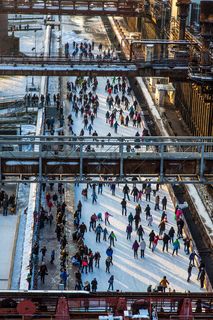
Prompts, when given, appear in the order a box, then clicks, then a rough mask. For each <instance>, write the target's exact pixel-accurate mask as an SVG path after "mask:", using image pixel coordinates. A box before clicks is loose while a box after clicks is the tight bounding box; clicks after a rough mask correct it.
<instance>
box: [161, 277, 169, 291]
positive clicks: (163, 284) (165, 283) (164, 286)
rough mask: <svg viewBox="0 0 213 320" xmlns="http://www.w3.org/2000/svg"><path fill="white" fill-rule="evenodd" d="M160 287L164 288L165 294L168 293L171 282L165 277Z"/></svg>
mask: <svg viewBox="0 0 213 320" xmlns="http://www.w3.org/2000/svg"><path fill="white" fill-rule="evenodd" d="M160 285H161V286H162V288H163V292H165V291H166V288H167V287H168V285H169V281H168V280H167V279H166V276H164V277H163V279H162V280H161V281H160Z"/></svg>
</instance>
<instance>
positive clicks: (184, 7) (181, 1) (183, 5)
mask: <svg viewBox="0 0 213 320" xmlns="http://www.w3.org/2000/svg"><path fill="white" fill-rule="evenodd" d="M190 2H191V1H190V0H177V4H176V5H177V7H178V18H179V21H180V29H179V40H184V39H185V32H186V19H187V17H188V13H189V4H190Z"/></svg>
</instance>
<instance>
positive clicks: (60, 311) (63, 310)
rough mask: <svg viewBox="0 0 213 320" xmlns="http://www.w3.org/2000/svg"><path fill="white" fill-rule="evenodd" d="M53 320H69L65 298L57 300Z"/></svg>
mask: <svg viewBox="0 0 213 320" xmlns="http://www.w3.org/2000/svg"><path fill="white" fill-rule="evenodd" d="M55 319H56V320H62V319H63V320H69V319H70V316H69V307H68V301H67V298H65V297H61V298H59V299H58V303H57V308H56V314H55Z"/></svg>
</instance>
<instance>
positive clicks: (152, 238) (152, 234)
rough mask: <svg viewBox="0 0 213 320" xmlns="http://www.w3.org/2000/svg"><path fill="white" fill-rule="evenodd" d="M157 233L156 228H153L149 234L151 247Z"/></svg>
mask: <svg viewBox="0 0 213 320" xmlns="http://www.w3.org/2000/svg"><path fill="white" fill-rule="evenodd" d="M154 237H155V233H154V230H152V231H151V232H150V234H149V248H150V249H151V246H152V243H153V241H154Z"/></svg>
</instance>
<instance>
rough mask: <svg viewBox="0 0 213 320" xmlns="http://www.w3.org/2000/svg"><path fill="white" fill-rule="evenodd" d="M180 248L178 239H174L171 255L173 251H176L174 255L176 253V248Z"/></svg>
mask: <svg viewBox="0 0 213 320" xmlns="http://www.w3.org/2000/svg"><path fill="white" fill-rule="evenodd" d="M179 249H180V242H179V240H178V239H176V240H175V241H174V242H173V252H172V255H174V253H176V255H178V250H179Z"/></svg>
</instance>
